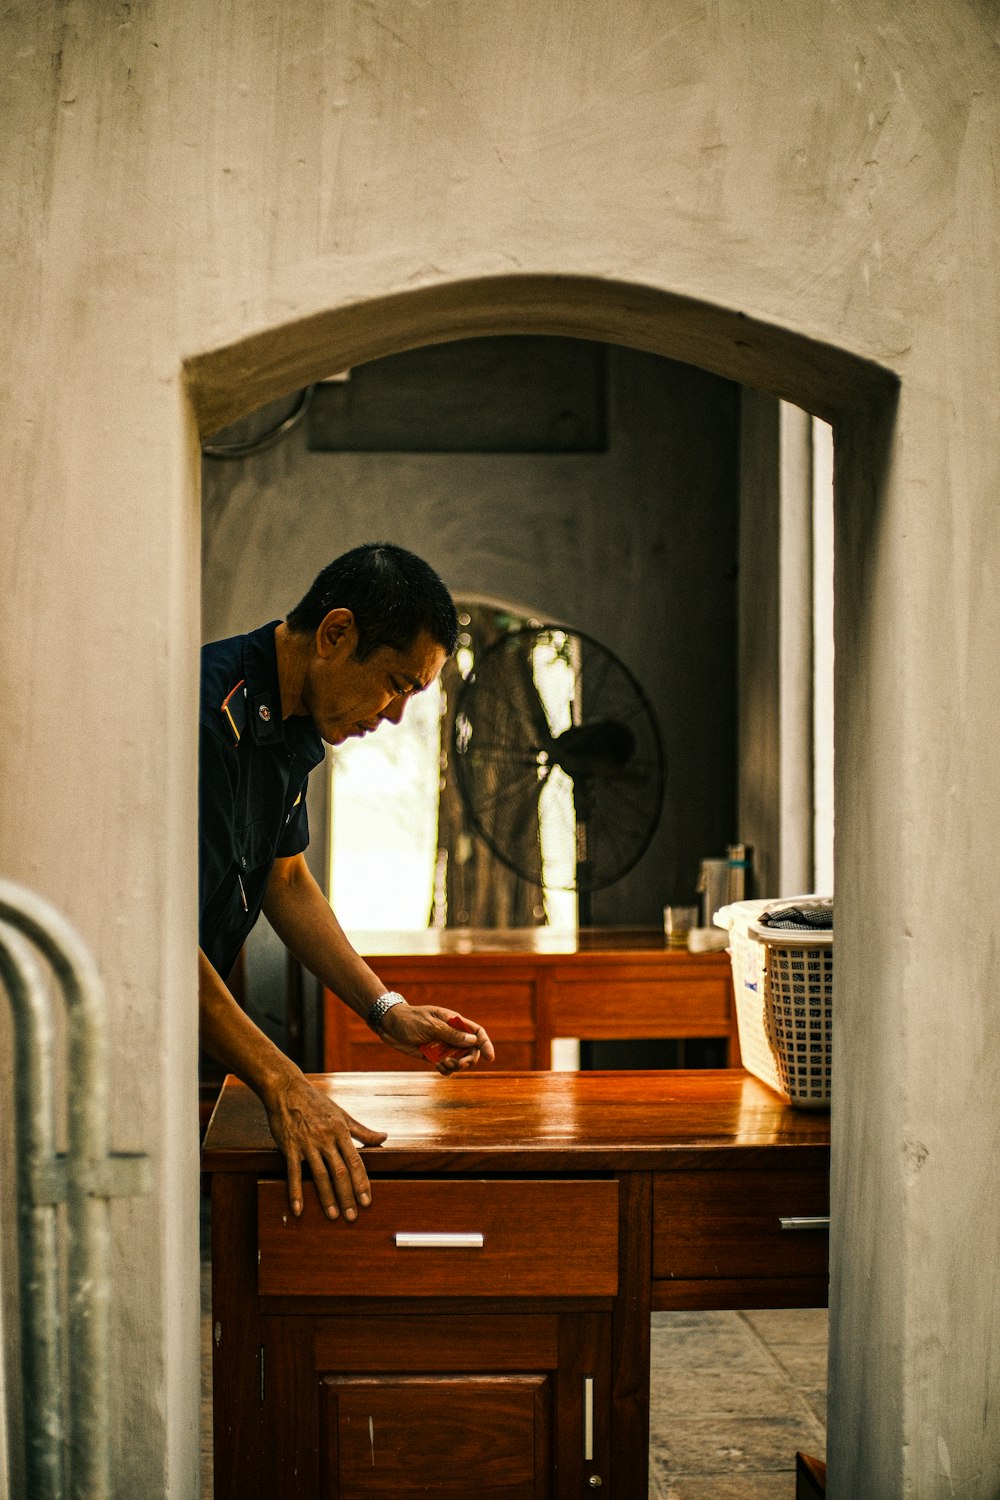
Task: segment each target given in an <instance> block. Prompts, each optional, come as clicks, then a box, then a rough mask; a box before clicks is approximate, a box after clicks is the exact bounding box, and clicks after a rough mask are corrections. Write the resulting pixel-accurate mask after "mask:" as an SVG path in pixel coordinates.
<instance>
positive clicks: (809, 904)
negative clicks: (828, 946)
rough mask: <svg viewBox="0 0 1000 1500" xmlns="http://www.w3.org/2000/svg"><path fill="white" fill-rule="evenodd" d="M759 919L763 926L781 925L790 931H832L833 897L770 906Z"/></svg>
mask: <svg viewBox="0 0 1000 1500" xmlns="http://www.w3.org/2000/svg"><path fill="white" fill-rule="evenodd" d="M757 920H758V922H759V923H760V925H761V926H762V927H780V928H783V929H785V930H787V931H789V932H832V931H833V898H832V897H829V898H827V897H823V898H821V899H820V900H818V901H798V902H795V903H792V904H785V905H782V906H770V907H768V909H767V911H764V912H761V914H760V916H759V917H758V918H757Z"/></svg>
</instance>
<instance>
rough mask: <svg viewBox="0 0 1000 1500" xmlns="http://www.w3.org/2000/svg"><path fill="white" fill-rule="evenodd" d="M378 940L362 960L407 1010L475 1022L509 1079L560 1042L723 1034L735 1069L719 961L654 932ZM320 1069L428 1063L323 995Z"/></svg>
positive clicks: (727, 972) (724, 964)
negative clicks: (405, 943)
mask: <svg viewBox="0 0 1000 1500" xmlns="http://www.w3.org/2000/svg"><path fill="white" fill-rule="evenodd" d="M371 936H372V935H371V934H369V937H371ZM390 938H396V939H400V940H403V939H408V940H409V941H410V942H411V943H413V944H414V945H415V947H416V949H417V950H418V951H411V952H409V953H406V952H400V951H399V950H398V949H388V948H386V946H385V941H387V940H388V939H390ZM385 941H383V942H382V943H380V944H376V945H375V946H374V951H371V950H370V949H368V948H366V947H365V945H364V944H362V947H361V949H360V950H359V951H361V952H370V954H371V956H370V959H369V961H370V963H371V965H372V967H373V968H374V970H375V971H376V973H377V974H378V975H379V977H380V978H381V979H382V981H383V983H384V984H385V985H386V987H387V988H389V989H395V990H399V992H400V993H401V994H403V995H405V996H406V997H407V999H408V1000H409V1001H410V1002H411V1003H412V1004H414V1005H442V1006H446V1007H447V1008H448V1009H449V1010H453V1011H458V1012H460V1013H461V1014H463V1015H467V1016H469V1017H470V1018H471V1019H474V1020H476V1021H478V1022H480V1023H481V1024H482V1025H483V1026H485V1027H486V1029H487V1031H488V1032H489V1034H490V1036H491V1038H492V1040H493V1042H494V1045H495V1046H496V1047H497V1063H498V1066H499V1067H501V1068H503V1069H505V1070H509V1071H513V1070H520V1069H523V1068H539V1069H547V1068H549V1066H550V1063H551V1056H550V1044H551V1041H552V1038H553V1037H557V1036H570V1037H580V1038H583V1039H588V1040H591V1041H599V1040H607V1039H613V1038H620V1039H625V1040H627V1039H629V1038H642V1037H668V1038H669V1037H697V1036H706V1037H709V1036H711V1037H719V1036H722V1037H725V1038H726V1039H727V1042H728V1054H729V1055H728V1061H729V1065H730V1066H735V1065H738V1063H739V1042H738V1039H737V1034H736V1020H735V1013H734V1008H733V997H732V974H731V969H730V963H729V958H728V955H727V954H725V953H697V954H691V953H677V952H671V951H670V950H668V949H666V948H664V946H663V935H662V933H660V934H657V933H652V932H646V933H641V934H640V933H631V934H630V933H628V932H623V933H617V934H615V933H604V934H589V935H587V934H580V936H579V939H578V940H574V939H572V938H570V939H566V938H563V939H562V940H561V943H562V945H565V946H561V944H560V940H559V939H558V935H556V936H553V935H552V934H551V933H548V930H547V929H544V928H541V929H532V930H531V931H530V932H522V933H518V932H510V933H503V934H496V933H494V934H481V933H480V934H473V935H471V936H468V935H465V936H463V935H462V934H456V933H451V934H449V933H435V932H424V933H411V934H402V933H397V934H388V935H386V939H385ZM577 941H578V943H579V946H578V947H577V946H575V943H576V942H577ZM477 943H478V944H480V945H481V947H476V946H475V945H476V944H477ZM453 944H454V945H455V946H452V945H453ZM470 944H472V946H471V947H470V946H469V945H470ZM324 1066H325V1067H326V1068H327V1069H329V1070H350V1071H355V1070H356V1071H359V1072H369V1071H373V1072H374V1071H378V1072H383V1071H386V1072H389V1071H391V1072H395V1071H397V1070H404V1071H410V1070H412V1069H420V1068H421V1067H423V1066H424V1064H422V1063H421V1062H414V1061H411V1060H410V1059H408V1058H404V1057H401V1056H400V1054H399V1053H397V1052H393V1051H392V1050H391V1049H389V1048H386V1047H385V1046H384V1045H382V1044H380V1043H379V1042H378V1041H377V1039H376V1038H375V1037H373V1036H372V1035H371V1033H370V1032H368V1031H367V1030H366V1029H365V1027H364V1023H363V1022H362V1021H360V1020H359V1019H358V1017H357V1016H355V1015H354V1013H353V1012H351V1011H349V1010H348V1009H347V1008H346V1007H345V1006H343V1005H342V1004H341V1003H340V1001H339V1000H337V998H336V996H334V995H332V994H330V992H329V991H327V992H326V996H325V1037H324Z"/></svg>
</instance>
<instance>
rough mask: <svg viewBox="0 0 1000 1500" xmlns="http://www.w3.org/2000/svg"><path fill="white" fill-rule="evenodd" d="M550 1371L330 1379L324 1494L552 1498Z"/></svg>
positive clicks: (325, 1396)
mask: <svg viewBox="0 0 1000 1500" xmlns="http://www.w3.org/2000/svg"><path fill="white" fill-rule="evenodd" d="M551 1404H552V1395H551V1380H550V1377H549V1376H547V1375H521V1376H516V1375H503V1376H495V1377H491V1376H489V1375H481V1376H478V1377H471V1376H455V1377H448V1376H441V1375H439V1376H434V1377H426V1376H424V1377H421V1376H382V1377H363V1376H335V1375H327V1376H324V1377H323V1379H322V1385H321V1392H320V1432H321V1437H320V1443H321V1449H322V1451H323V1454H324V1458H325V1480H326V1483H325V1485H324V1489H323V1491H322V1493H323V1495H324V1497H325V1500H376V1497H377V1500H390V1497H391V1500H406V1497H408V1496H417V1495H419V1496H424V1497H426V1496H427V1495H437V1496H441V1497H442V1500H444V1497H446V1496H456V1497H463V1500H465V1497H468V1496H469V1495H471V1494H474V1495H475V1496H476V1500H529V1497H530V1500H545V1497H547V1496H548V1495H549V1494H550V1486H549V1482H548V1476H549V1468H550V1465H549V1447H550V1428H551V1415H550V1411H551Z"/></svg>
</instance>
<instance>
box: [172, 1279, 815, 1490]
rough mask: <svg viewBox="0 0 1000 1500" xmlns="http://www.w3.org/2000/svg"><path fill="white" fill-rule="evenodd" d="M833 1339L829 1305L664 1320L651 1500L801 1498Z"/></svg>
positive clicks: (207, 1430) (658, 1330) (208, 1451)
mask: <svg viewBox="0 0 1000 1500" xmlns="http://www.w3.org/2000/svg"><path fill="white" fill-rule="evenodd" d="M202 1270H203V1274H202V1325H201V1326H202V1340H201V1379H202V1447H201V1452H202V1486H201V1494H202V1500H211V1497H212V1405H211V1389H212V1386H211V1381H212V1352H211V1318H210V1308H209V1297H210V1293H209V1278H208V1274H207V1263H206V1262H203V1267H202ZM826 1340H827V1316H826V1313H825V1312H823V1311H819V1310H816V1311H813V1310H800V1311H789V1312H781V1311H777V1312H770V1311H769V1312H745V1313H737V1312H703V1313H654V1314H653V1333H652V1380H651V1394H652V1402H651V1412H650V1416H651V1420H650V1465H649V1500H794V1495H795V1452H796V1449H798V1448H801V1449H803V1450H804V1451H805V1452H807V1453H811V1454H812V1455H813V1457H814V1458H822V1457H824V1452H825V1446H826ZM620 1500H632V1497H630V1496H622V1497H620Z"/></svg>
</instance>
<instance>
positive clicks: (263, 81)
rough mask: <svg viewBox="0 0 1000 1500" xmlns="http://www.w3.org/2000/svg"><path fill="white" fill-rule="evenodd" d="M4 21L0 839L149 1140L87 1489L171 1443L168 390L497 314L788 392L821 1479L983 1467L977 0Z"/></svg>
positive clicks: (187, 963)
mask: <svg viewBox="0 0 1000 1500" xmlns="http://www.w3.org/2000/svg"><path fill="white" fill-rule="evenodd" d="M3 24H4V28H5V44H6V45H5V49H4V64H3V70H2V82H0V111H2V120H3V129H2V130H0V174H2V180H3V182H4V185H5V191H4V193H3V195H2V198H0V253H2V256H3V265H4V276H3V278H2V280H0V320H2V326H3V333H4V349H5V365H4V381H3V385H2V388H0V402H2V413H3V421H2V423H0V460H2V466H3V473H4V479H5V490H4V496H5V498H4V514H5V517H6V518H7V527H6V530H5V538H6V539H7V545H6V546H5V547H4V548H3V549H0V584H2V593H0V597H2V599H3V601H4V602H3V609H4V628H3V631H2V633H0V678H2V680H3V682H4V690H5V701H6V703H7V705H8V715H7V719H6V721H5V724H6V727H7V733H6V734H5V735H4V736H3V739H2V741H0V788H2V792H0V796H2V798H3V802H2V816H0V863H2V866H3V869H4V872H5V873H6V874H7V875H9V876H12V877H13V878H16V879H20V880H23V881H24V882H26V883H27V884H30V885H32V886H34V887H36V888H37V889H39V890H41V891H42V892H43V894H45V895H47V896H48V897H50V898H51V899H52V900H54V901H55V902H56V903H57V904H58V905H60V906H61V907H63V908H64V909H65V910H66V911H67V913H68V914H69V916H70V917H71V919H72V920H73V921H74V922H75V923H76V925H77V926H78V927H79V928H80V930H81V931H82V933H83V934H84V935H85V937H86V939H87V941H88V942H89V943H90V944H91V946H92V948H93V950H94V952H95V954H96V956H97V958H98V961H99V963H100V966H101V968H102V970H103V972H104V974H105V976H106V978H107V981H108V988H109V996H110V1001H109V1003H110V1005H111V1008H112V1012H113V1034H114V1065H115V1070H116V1078H117V1080H118V1086H117V1088H116V1091H115V1096H114V1104H115V1117H114V1144H115V1146H116V1147H117V1148H118V1149H136V1150H145V1151H148V1152H150V1153H152V1154H153V1155H154V1157H155V1160H156V1167H157V1173H158V1177H157V1181H158V1190H157V1193H156V1195H155V1196H154V1197H153V1198H152V1199H151V1200H149V1201H148V1202H146V1203H143V1204H141V1205H135V1206H130V1207H128V1208H127V1209H125V1210H123V1211H121V1212H119V1213H116V1217H115V1232H116V1252H117V1262H116V1264H117V1267H118V1270H119V1275H118V1279H117V1282H116V1287H115V1326H116V1335H117V1339H118V1350H119V1352H118V1355H117V1363H116V1380H117V1382H118V1394H119V1396H120V1400H118V1401H117V1402H116V1408H115V1421H116V1427H115V1479H116V1489H117V1492H118V1493H121V1494H136V1495H139V1494H141V1495H158V1494H164V1495H166V1494H170V1495H172V1496H189V1495H192V1494H193V1493H194V1492H195V1484H196V1473H197V1444H196V1433H195V1427H196V1420H197V1378H196V1373H195V1371H196V1363H197V1339H196V1276H195V1249H196V1245H195V1239H196V1233H195V1225H196V1184H197V1136H196V1131H195V1124H194V1120H195V1107H194V1097H195V1090H194V1077H195V1047H194V1014H195V1005H194V974H195V967H194V951H193V950H194V933H195V900H194V890H195V837H194V817H195V702H196V697H195V689H196V669H195V661H196V652H197V645H198V637H199V625H198V603H197V600H198V575H199V567H198V540H199V531H200V526H199V499H198V470H197V462H196V456H197V449H196V442H195V438H196V431H195V429H196V426H200V427H201V429H202V431H205V432H207V431H211V430H212V429H213V428H214V427H218V426H221V425H222V423H224V422H226V421H228V420H230V419H232V418H234V417H237V416H239V415H240V414H242V413H244V412H247V411H250V410H252V409H253V408H254V407H256V406H259V405H260V404H261V403H262V402H263V401H266V400H268V399H270V398H272V397H274V396H277V395H279V394H280V393H281V392H283V391H287V390H289V389H292V388H294V387H296V386H300V385H303V384H305V383H306V382H307V381H308V380H311V379H315V378H317V377H318V376H321V375H323V374H326V373H328V372H329V370H330V369H331V368H337V367H339V366H343V365H350V364H355V363H358V362H359V361H361V360H365V359H373V358H377V357H378V356H379V355H381V354H385V353H389V352H391V351H393V350H395V349H400V348H404V347H407V346H414V345H417V344H421V343H426V342H428V341H431V340H436V339H448V338H452V337H456V336H471V335H473V334H477V333H495V332H536V333H560V334H564V335H568V336H574V337H584V338H601V339H607V340H609V341H611V342H615V343H621V344H628V345H632V346H634V347H636V348H640V349H643V350H646V351H647V352H650V353H656V354H661V355H666V356H669V357H671V358H673V359H678V360H683V361H687V362H690V363H693V364H699V365H703V366H704V367H705V368H706V369H709V370H712V371H714V372H715V373H718V374H722V375H723V376H725V377H726V378H727V379H730V380H736V381H739V382H741V383H743V384H747V385H751V386H755V387H759V388H760V389H764V390H768V391H770V392H771V393H772V394H776V395H779V396H782V397H783V398H786V399H788V400H791V401H794V402H796V403H797V404H799V405H801V406H803V407H805V408H807V409H810V410H814V411H816V412H818V413H819V414H820V415H826V416H829V417H831V418H832V419H834V421H835V423H836V426H837V439H838V458H837V490H838V535H837V542H838V563H837V593H838V600H837V694H838V699H837V715H838V723H837V776H838V790H837V808H836V816H837V830H838V844H837V856H836V858H837V889H838V896H839V900H840V908H839V915H838V977H837V997H836V1001H837V1006H838V1015H839V1032H838V1042H837V1048H838V1051H837V1057H836V1068H837V1077H838V1083H837V1089H838V1094H837V1099H836V1101H835V1107H834V1115H833V1124H834V1158H835V1159H834V1180H833V1215H834V1228H833V1238H832V1254H833V1288H832V1295H833V1314H832V1330H833V1331H832V1352H831V1410H830V1416H831V1428H830V1434H831V1435H830V1493H831V1496H832V1497H833V1500H848V1497H850V1500H897V1497H898V1500H902V1497H903V1496H904V1495H913V1494H919V1495H920V1496H921V1497H922V1500H923V1497H926V1500H937V1497H938V1496H941V1497H944V1496H949V1495H952V1494H961V1495H963V1497H967V1500H993V1497H994V1495H995V1490H996V1475H997V1472H998V1470H1000V1438H998V1432H1000V1421H998V1413H997V1395H996V1384H995V1369H994V1364H995V1361H994V1358H993V1351H995V1349H996V1347H997V1345H998V1343H1000V1315H998V1297H997V1286H996V1277H995V1271H994V1259H995V1257H993V1256H992V1255H991V1254H990V1253H989V1252H988V1249H985V1250H984V1247H989V1246H992V1245H994V1244H995V1243H996V1241H997V1239H998V1236H1000V1201H998V1193H997V1186H996V1173H995V1169H994V1161H993V1158H994V1154H995V1138H996V1129H997V1103H996V1100H997V1097H998V1089H997V1081H998V1080H997V1063H996V1059H997V1058H998V1057H1000V1035H998V1031H1000V1021H998V1012H997V1007H996V1005H995V1000H994V997H995V995H996V992H997V989H998V986H1000V957H998V948H997V945H996V943H995V941H994V938H993V933H992V927H991V925H990V923H989V921H988V920H983V921H980V920H977V919H975V918H974V917H972V916H971V915H970V913H972V912H973V911H978V910H980V909H981V906H980V905H979V904H977V903H981V902H982V892H983V879H984V877H983V874H982V872H984V871H990V870H992V868H993V864H994V861H995V849H996V846H997V842H998V837H1000V814H998V811H997V807H998V804H997V799H996V797H995V795H994V793H995V784H996V765H995V763H996V754H995V744H996V740H997V736H998V732H1000V710H998V704H1000V680H998V679H1000V665H998V660H997V655H996V653H995V652H994V651H991V650H990V649H989V648H988V643H990V642H991V641H993V640H995V639H996V638H997V635H998V627H1000V618H998V615H1000V602H998V597H1000V596H998V591H997V588H996V585H995V580H996V576H997V573H998V571H1000V533H998V529H997V526H996V494H997V488H998V480H1000V474H998V459H997V450H996V444H995V410H994V392H995V390H996V388H997V385H998V378H1000V287H998V284H997V279H996V253H995V252H996V244H997V242H998V239H1000V222H998V219H1000V205H998V200H997V195H996V190H995V185H996V177H997V160H996V158H997V142H998V140H1000V130H998V124H1000V121H998V114H1000V109H998V92H1000V91H998V67H997V59H998V40H1000V38H998V18H997V13H996V9H995V7H993V6H991V5H987V4H983V3H981V0H946V3H942V0H911V3H910V4H908V5H906V6H900V5H898V4H895V3H892V0H877V3H875V4H872V3H870V0H841V3H839V4H836V5H830V4H828V3H826V0H774V3H773V4H771V5H769V6H766V7H747V6H746V4H745V3H744V0H720V3H718V4H713V5H706V4H704V3H703V0H676V4H675V3H671V4H670V5H669V6H666V7H663V6H649V5H647V4H644V3H641V0H622V3H619V4H616V5H614V6H611V5H608V6H597V5H594V4H592V3H589V0H588V3H583V0H558V3H556V4H554V5H551V6H544V7H539V6H538V5H537V4H534V3H530V0H499V3H497V4H495V5H491V6H488V7H487V6H477V5H471V4H458V5H455V4H443V3H430V4H427V5H411V4H408V3H404V0H386V3H385V4H380V5H378V6H367V5H355V4H352V3H348V0H331V3H330V4H328V5H325V6H316V5H313V4H308V3H306V0H289V3H287V4H284V5H282V6H280V7H277V8H276V7H274V6H273V5H271V4H269V3H267V4H265V3H264V0H222V3H220V4H217V5H215V6H212V7H205V6H204V5H199V4H195V3H194V0H154V3H151V4H149V5H146V6H142V7H136V6H133V7H131V8H128V7H125V6H122V7H121V8H119V9H116V10H113V11H109V10H107V9H106V8H103V7H98V6H93V5H88V4H86V3H85V0H66V3H65V4H60V5H57V6H50V7H38V6H22V7H20V8H15V9H13V10H9V11H8V12H7V13H6V14H5V18H4V23H3ZM880 371H888V372H890V373H891V375H893V376H895V377H897V378H898V381H899V389H900V396H899V402H898V406H897V407H896V409H895V411H892V410H891V408H890V407H888V406H887V404H886V397H887V391H888V387H889V384H890V382H887V381H885V380H884V379H883V378H882V376H881V375H880ZM956 935H960V936H959V937H956ZM137 1267H141V1268H142V1275H141V1276H139V1275H137V1274H136V1268H137Z"/></svg>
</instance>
